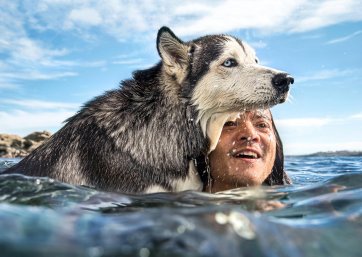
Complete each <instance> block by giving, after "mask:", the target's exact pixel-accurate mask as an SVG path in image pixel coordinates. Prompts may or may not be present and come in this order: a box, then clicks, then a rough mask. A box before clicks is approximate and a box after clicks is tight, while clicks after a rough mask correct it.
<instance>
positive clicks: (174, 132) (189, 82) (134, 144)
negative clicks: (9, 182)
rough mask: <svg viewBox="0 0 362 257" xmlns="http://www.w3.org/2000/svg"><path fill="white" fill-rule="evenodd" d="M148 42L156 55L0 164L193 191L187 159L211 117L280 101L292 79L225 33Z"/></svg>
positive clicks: (201, 146)
mask: <svg viewBox="0 0 362 257" xmlns="http://www.w3.org/2000/svg"><path fill="white" fill-rule="evenodd" d="M157 49H158V52H159V55H160V57H161V62H159V63H158V64H157V65H155V66H154V67H152V68H150V69H147V70H141V71H136V72H135V73H134V74H133V78H132V79H129V80H125V81H123V82H122V84H121V86H120V88H118V89H115V90H112V91H108V92H106V93H105V94H103V95H101V96H98V97H96V98H95V99H93V100H91V101H90V102H88V103H86V104H85V106H84V107H83V108H82V109H81V110H80V111H79V112H78V113H77V114H76V115H74V116H73V117H71V118H69V119H68V120H67V123H66V124H65V126H64V127H63V128H61V129H60V130H59V131H58V132H57V133H55V134H54V135H53V136H52V137H51V138H50V139H49V141H47V142H46V143H45V144H43V145H42V146H40V147H39V148H37V149H36V150H34V151H33V152H32V153H31V154H30V155H29V156H27V157H26V158H24V159H23V160H22V161H20V162H19V163H18V164H17V165H15V166H13V167H11V168H10V169H8V170H7V171H5V173H23V174H25V175H30V176H47V177H51V178H54V179H57V180H60V181H63V182H67V183H71V184H78V185H89V186H94V187H96V188H99V189H103V190H112V191H113V190H115V191H121V192H126V193H150V192H158V191H181V190H200V189H201V188H202V184H201V182H200V178H199V175H198V174H197V172H196V170H195V168H194V165H193V160H194V159H195V158H197V157H198V156H200V155H202V154H206V153H207V152H208V148H209V146H210V145H209V143H210V141H212V139H210V138H208V137H207V136H206V131H205V130H206V127H207V124H208V122H210V118H211V117H212V116H213V115H214V114H215V113H221V112H228V111H240V110H245V109H250V108H260V107H261V108H264V107H270V106H272V105H275V104H278V103H281V102H284V101H285V99H286V97H287V94H288V90H289V84H290V83H293V79H292V78H291V77H289V76H288V75H287V74H286V73H284V72H280V71H277V70H274V69H271V68H267V67H263V66H261V65H259V64H258V62H257V58H256V56H255V52H254V51H253V50H252V48H251V47H250V46H249V45H247V44H246V43H244V42H241V41H240V40H238V39H236V38H234V37H231V36H226V35H213V36H205V37H201V38H199V39H196V40H193V41H190V42H182V41H181V40H180V39H179V38H177V37H176V36H175V35H174V33H173V32H172V31H171V30H170V29H169V28H167V27H163V28H161V29H160V30H159V32H158V36H157Z"/></svg>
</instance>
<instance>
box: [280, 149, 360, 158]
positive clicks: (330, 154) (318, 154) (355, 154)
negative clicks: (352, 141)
mask: <svg viewBox="0 0 362 257" xmlns="http://www.w3.org/2000/svg"><path fill="white" fill-rule="evenodd" d="M287 156H289V157H336V156H344V157H362V151H348V150H343V151H327V152H316V153H311V154H294V155H287Z"/></svg>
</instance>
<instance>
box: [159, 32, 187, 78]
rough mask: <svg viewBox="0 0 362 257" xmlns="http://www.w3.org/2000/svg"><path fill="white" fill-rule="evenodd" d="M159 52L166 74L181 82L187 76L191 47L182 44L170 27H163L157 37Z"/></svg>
mask: <svg viewBox="0 0 362 257" xmlns="http://www.w3.org/2000/svg"><path fill="white" fill-rule="evenodd" d="M157 50H158V53H159V55H160V57H161V59H162V62H163V63H164V66H165V70H166V72H167V73H168V74H169V75H171V76H176V78H177V80H178V81H179V82H181V81H182V80H183V78H184V76H185V73H186V69H187V65H188V60H189V55H188V51H189V46H188V45H187V44H185V43H184V42H182V41H181V40H180V39H179V38H178V37H177V36H176V35H175V34H174V33H173V32H172V31H171V30H170V29H169V28H168V27H162V28H161V29H160V30H159V31H158V35H157Z"/></svg>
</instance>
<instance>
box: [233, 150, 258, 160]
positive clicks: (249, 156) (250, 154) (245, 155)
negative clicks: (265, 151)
mask: <svg viewBox="0 0 362 257" xmlns="http://www.w3.org/2000/svg"><path fill="white" fill-rule="evenodd" d="M233 157H234V158H244V159H258V158H260V154H259V153H257V152H254V151H248V150H245V151H240V152H237V153H235V154H234V155H233Z"/></svg>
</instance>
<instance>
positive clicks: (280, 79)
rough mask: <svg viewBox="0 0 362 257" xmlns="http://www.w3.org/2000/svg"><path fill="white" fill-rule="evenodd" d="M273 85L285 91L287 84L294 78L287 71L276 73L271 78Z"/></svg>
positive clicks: (292, 81)
mask: <svg viewBox="0 0 362 257" xmlns="http://www.w3.org/2000/svg"><path fill="white" fill-rule="evenodd" d="M272 83H273V86H274V87H275V88H277V89H278V90H279V91H281V92H283V93H284V92H287V91H288V90H289V85H290V84H293V83H294V78H293V77H291V76H290V75H289V74H287V73H278V74H277V75H275V76H274V77H273V79H272Z"/></svg>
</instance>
